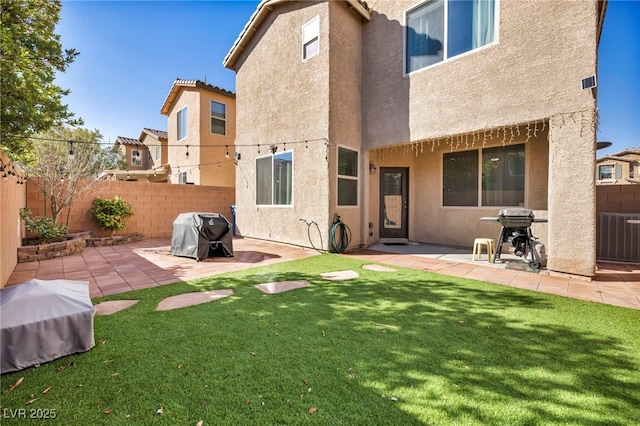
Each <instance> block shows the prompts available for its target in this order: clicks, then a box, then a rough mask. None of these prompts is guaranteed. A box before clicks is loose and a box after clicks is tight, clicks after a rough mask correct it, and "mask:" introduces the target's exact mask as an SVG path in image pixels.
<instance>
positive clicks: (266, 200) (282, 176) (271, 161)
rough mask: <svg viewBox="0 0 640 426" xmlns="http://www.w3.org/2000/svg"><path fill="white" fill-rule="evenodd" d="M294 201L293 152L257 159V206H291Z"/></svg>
mask: <svg viewBox="0 0 640 426" xmlns="http://www.w3.org/2000/svg"><path fill="white" fill-rule="evenodd" d="M292 200H293V152H291V151H288V152H283V153H280V154H274V155H269V156H267V157H261V158H257V159H256V204H258V205H263V206H270V205H278V206H290V205H291V204H292Z"/></svg>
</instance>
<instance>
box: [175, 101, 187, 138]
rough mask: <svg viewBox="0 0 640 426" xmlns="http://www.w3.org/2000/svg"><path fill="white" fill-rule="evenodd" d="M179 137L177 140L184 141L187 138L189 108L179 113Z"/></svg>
mask: <svg viewBox="0 0 640 426" xmlns="http://www.w3.org/2000/svg"><path fill="white" fill-rule="evenodd" d="M177 121H178V137H177V140H180V139H184V138H186V137H187V107H184V108H182V109H181V110H180V111H178V117H177Z"/></svg>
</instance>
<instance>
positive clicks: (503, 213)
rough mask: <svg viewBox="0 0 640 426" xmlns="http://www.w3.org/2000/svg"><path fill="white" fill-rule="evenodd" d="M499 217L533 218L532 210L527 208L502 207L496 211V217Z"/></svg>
mask: <svg viewBox="0 0 640 426" xmlns="http://www.w3.org/2000/svg"><path fill="white" fill-rule="evenodd" d="M501 217H522V218H530V219H533V217H534V216H533V211H531V210H528V209H503V210H500V212H499V213H498V218H501Z"/></svg>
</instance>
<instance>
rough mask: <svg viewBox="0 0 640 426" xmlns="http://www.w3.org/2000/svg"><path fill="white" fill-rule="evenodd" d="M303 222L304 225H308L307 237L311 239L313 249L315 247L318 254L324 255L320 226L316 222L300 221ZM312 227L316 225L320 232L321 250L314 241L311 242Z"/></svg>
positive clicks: (310, 242) (310, 241)
mask: <svg viewBox="0 0 640 426" xmlns="http://www.w3.org/2000/svg"><path fill="white" fill-rule="evenodd" d="M300 220H301V221H303V222H304V223H306V224H307V236H308V237H309V244H311V247H313V249H314V250H315V251H317V252H318V253H322V233H321V232H320V227H319V226H318V224H317V223H316V222H315V221H313V220H312V221H311V222H307V221H306V220H304V219H300ZM311 225H315V226H316V229H317V230H318V235H319V236H320V248H317V247H316V246H315V245H314V244H313V241H312V240H311Z"/></svg>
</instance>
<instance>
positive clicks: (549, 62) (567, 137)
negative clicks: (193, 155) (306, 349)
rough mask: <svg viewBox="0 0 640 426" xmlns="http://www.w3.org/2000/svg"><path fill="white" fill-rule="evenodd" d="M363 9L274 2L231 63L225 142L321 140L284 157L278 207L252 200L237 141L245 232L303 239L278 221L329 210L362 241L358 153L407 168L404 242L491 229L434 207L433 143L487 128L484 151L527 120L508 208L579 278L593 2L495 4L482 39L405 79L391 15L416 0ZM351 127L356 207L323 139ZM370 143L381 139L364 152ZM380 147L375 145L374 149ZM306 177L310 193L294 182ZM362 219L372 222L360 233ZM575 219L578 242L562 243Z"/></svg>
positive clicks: (338, 140) (588, 156)
mask: <svg viewBox="0 0 640 426" xmlns="http://www.w3.org/2000/svg"><path fill="white" fill-rule="evenodd" d="M368 4H369V6H370V7H371V9H372V12H371V21H370V22H362V23H361V24H360V23H359V22H358V20H356V19H355V18H353V19H352V17H350V16H349V13H351V12H350V11H348V9H347V8H342V9H341V7H342V6H344V4H339V3H337V2H334V3H320V4H318V3H317V2H292V3H287V4H284V5H283V4H278V5H275V6H274V9H273V10H272V11H271V12H270V13H269V14H268V15H267V18H266V20H265V21H264V22H262V23H261V24H260V26H259V27H258V29H257V31H256V33H255V36H254V37H253V38H252V40H251V41H250V42H249V44H248V46H246V48H245V50H244V51H243V53H242V54H241V56H240V58H239V60H238V62H237V64H236V67H237V69H238V71H237V90H238V98H239V99H240V101H239V104H238V105H239V109H238V128H239V129H240V132H239V134H238V138H237V143H238V144H239V145H242V144H252V143H253V144H255V143H257V142H258V141H265V142H264V143H265V144H268V143H280V142H281V141H286V140H293V141H295V140H304V139H310V138H320V139H321V138H324V137H326V138H327V139H328V140H329V141H330V145H329V150H328V152H327V154H326V155H327V158H328V160H329V161H328V164H324V163H322V161H321V157H320V155H318V154H320V153H319V152H318V153H315V155H317V156H318V157H320V158H318V157H313V158H308V159H307V158H305V157H303V156H301V155H296V159H295V166H294V167H295V168H296V172H295V175H294V181H295V185H296V189H295V191H296V192H295V197H294V199H295V201H294V206H293V207H292V208H256V207H255V190H254V187H255V175H254V174H252V173H253V170H254V169H255V157H256V155H257V153H256V149H250V148H242V149H243V150H244V152H243V162H244V163H243V164H241V166H242V167H238V173H237V181H238V183H239V186H243V185H244V188H242V189H239V190H238V192H237V194H238V199H237V203H238V206H239V213H238V214H239V217H243V216H244V218H245V221H246V222H247V225H246V226H247V227H248V228H245V231H248V233H247V235H250V236H256V237H262V238H269V239H278V240H281V241H285V242H292V243H297V244H305V243H306V240H307V236H306V233H303V235H300V233H301V231H302V229H300V230H298V229H297V228H295V227H294V225H292V224H293V223H294V222H296V221H298V220H299V219H300V218H301V217H300V216H303V215H304V217H305V218H306V219H309V220H316V221H318V222H319V223H321V224H322V223H323V222H324V223H325V224H326V222H327V220H328V221H330V220H331V217H332V215H333V213H335V211H336V210H338V211H339V213H340V214H341V216H342V218H343V220H345V222H348V224H353V225H354V226H353V227H354V228H356V227H357V228H359V229H357V232H356V235H357V238H356V239H355V242H356V244H358V243H359V244H364V245H366V244H368V243H371V242H374V241H375V240H376V238H377V235H378V230H377V227H378V221H379V217H378V216H379V198H378V191H379V181H378V179H379V174H376V175H368V174H367V175H366V176H365V174H364V173H363V172H364V171H366V166H367V165H368V162H369V159H370V158H372V159H375V161H376V165H377V167H378V168H380V167H391V166H394V167H408V168H409V179H410V189H409V193H410V195H409V196H410V200H412V201H410V203H411V207H410V219H409V237H410V239H417V240H424V242H439V243H442V244H454V245H464V246H470V245H471V243H472V241H473V238H475V237H476V236H489V235H491V234H492V232H493V233H495V234H496V235H497V231H499V229H495V225H494V224H490V223H479V221H478V219H479V217H481V216H492V215H495V214H496V213H497V210H498V208H495V207H491V208H480V207H477V208H467V209H458V208H445V207H442V202H441V184H442V176H441V173H442V171H441V170H442V154H443V152H444V151H446V150H449V151H451V150H464V149H468V145H467V143H466V141H465V142H464V143H463V144H461V140H460V138H461V137H463V136H465V135H478V136H480V137H482V138H483V139H485V138H487V137H486V136H485V135H487V134H488V135H489V137H488V138H487V139H488V140H486V141H483V142H484V143H485V145H486V146H493V145H496V144H500V143H516V142H522V140H521V139H518V140H511V138H509V140H508V141H505V140H504V137H503V139H502V140H497V139H496V140H494V135H498V134H499V133H500V132H502V134H503V135H504V134H505V132H506V131H507V130H511V129H528V130H531V127H530V126H536V127H535V132H536V134H535V135H529V134H527V136H526V139H527V141H526V157H527V160H526V161H527V177H526V188H527V189H526V195H525V203H524V206H522V207H525V208H529V209H532V210H533V211H534V212H535V214H536V216H538V217H548V219H549V224H548V225H542V224H536V225H534V229H533V232H534V234H535V235H537V236H538V237H540V238H541V240H542V241H543V242H545V243H547V244H548V245H549V246H553V247H552V248H550V249H549V250H548V252H549V253H550V259H549V263H548V266H549V268H550V269H552V270H554V271H559V272H564V273H570V274H575V275H584V276H593V274H594V266H595V263H594V259H595V247H594V245H595V204H594V201H593V200H595V184H594V182H593V180H592V179H584V178H582V179H581V180H580V181H579V182H576V178H577V176H582V177H584V176H593V170H594V162H595V130H596V128H595V120H594V111H595V107H596V105H595V95H594V93H593V92H592V91H590V90H581V85H580V83H581V79H582V78H585V77H588V76H591V75H595V74H596V63H597V44H596V43H597V34H596V32H597V27H598V25H597V18H598V17H597V8H596V1H595V0H586V1H561V2H558V1H554V0H540V1H536V2H533V1H526V2H518V1H506V0H502V1H497V2H496V4H497V5H498V13H497V15H496V19H497V20H498V22H499V25H498V28H497V33H496V41H495V42H494V43H493V44H491V45H488V46H485V47H483V48H481V49H478V50H475V51H472V52H468V53H466V54H463V55H460V56H458V57H456V58H454V59H451V60H448V61H445V62H442V63H440V64H437V65H435V66H432V67H429V68H426V69H422V70H420V71H417V72H414V73H412V74H410V75H405V73H404V31H405V28H404V21H405V12H406V10H407V9H409V8H412V7H414V6H416V4H417V2H415V1H413V0H407V1H394V2H390V1H386V0H372V1H370V2H368ZM316 15H320V17H321V36H320V54H319V55H318V56H317V57H315V58H313V59H312V60H310V61H308V62H307V63H302V61H301V59H300V33H301V28H302V25H303V24H304V23H306V22H308V21H309V20H310V19H311V18H313V17H314V16H316ZM328 23H330V25H331V27H330V32H328V28H327V25H328ZM358 25H361V28H362V29H361V30H359V29H358ZM360 31H361V33H360V34H358V33H359V32H360ZM327 41H329V44H328V45H329V46H330V49H326V47H327ZM360 46H361V47H360ZM358 50H360V51H361V58H358ZM327 55H328V56H327ZM360 61H361V65H358V63H359V62H360ZM358 66H359V67H360V74H359V76H358V72H357V68H358ZM327 74H328V75H327ZM358 86H359V87H358ZM358 96H360V98H361V101H360V108H358V107H357V105H356V104H357V97H358ZM358 131H360V134H361V137H360V143H361V144H362V145H361V156H360V158H359V160H360V166H361V168H360V171H361V182H360V184H361V189H362V203H361V206H362V210H358V209H352V208H340V209H338V208H337V206H336V205H335V202H336V200H335V194H336V190H335V186H336V167H335V164H334V161H335V156H336V153H337V147H336V145H338V144H345V145H347V146H352V147H355V146H358V142H357V140H358V137H357V133H358ZM495 137H496V138H497V136H495ZM518 138H520V135H519V136H518ZM434 142H435V143H439V144H440V145H437V146H436V147H434V150H433V151H431V154H429V155H416V152H417V150H416V148H415V147H416V146H418V145H422V144H424V143H426V144H431V143H434ZM384 147H392V148H390V150H386V149H382V150H378V148H384ZM295 149H298V148H297V147H296V148H295ZM427 149H431V147H428V148H427ZM387 151H388V152H387ZM381 152H382V153H383V154H384V153H385V152H386V154H384V155H382V157H376V155H377V154H379V153H381ZM245 154H246V155H245ZM420 154H422V151H420ZM374 157H375V158H374ZM567 164H569V165H570V167H567ZM301 170H303V171H304V172H303V173H302V174H301V173H300V172H301ZM310 176H312V177H313V182H314V184H313V191H309V190H308V189H307V188H306V187H305V186H304V185H305V183H306V182H308V179H309V177H310ZM301 188H305V190H301ZM325 200H328V201H325ZM414 201H415V202H414ZM505 207H510V206H505ZM412 218H413V219H412ZM416 218H420V220H416ZM279 221H283V222H285V223H288V224H289V226H282V227H280V228H278V229H274V228H273V227H272V225H271V224H273V223H276V222H279ZM265 223H268V224H269V226H266V225H265ZM368 223H373V224H374V227H375V228H376V229H374V232H373V235H371V237H369V235H368V234H369V232H368V229H367V225H368ZM461 224H464V226H461ZM327 225H328V224H326V225H325V226H327ZM321 227H322V226H321ZM303 228H304V227H303ZM576 228H580V232H579V233H578V234H579V237H580V239H582V240H585V241H587V243H584V244H582V243H576V233H575V232H574V230H575V229H576ZM492 230H493V231H492ZM276 231H282V233H281V234H280V233H279V232H276ZM299 231H300V232H299ZM358 234H359V235H358ZM591 242H593V244H592V243H591ZM569 257H570V259H569Z"/></svg>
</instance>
